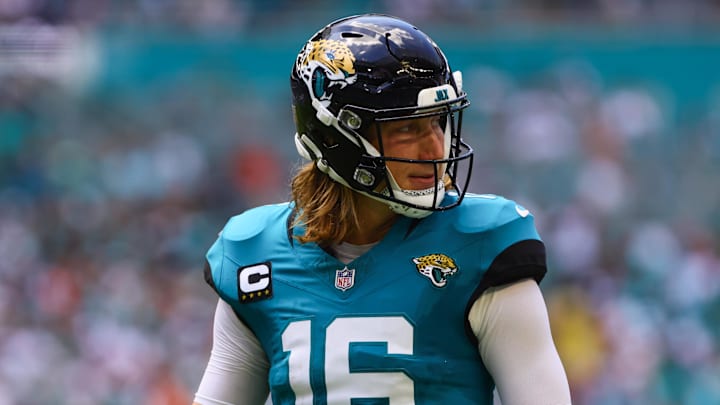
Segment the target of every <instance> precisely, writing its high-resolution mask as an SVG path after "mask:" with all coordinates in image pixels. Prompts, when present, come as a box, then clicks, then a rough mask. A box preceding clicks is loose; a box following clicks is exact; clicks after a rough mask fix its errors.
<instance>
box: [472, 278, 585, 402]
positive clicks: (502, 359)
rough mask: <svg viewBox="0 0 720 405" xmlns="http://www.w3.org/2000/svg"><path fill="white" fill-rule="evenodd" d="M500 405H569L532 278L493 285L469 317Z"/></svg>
mask: <svg viewBox="0 0 720 405" xmlns="http://www.w3.org/2000/svg"><path fill="white" fill-rule="evenodd" d="M468 318H469V319H468V320H469V321H470V326H471V328H472V330H473V332H474V334H475V336H477V338H478V342H479V343H478V349H479V350H480V355H481V357H482V359H483V361H484V362H485V365H486V367H487V368H488V371H489V372H490V374H492V376H493V379H494V380H495V385H496V388H497V391H498V394H499V396H500V399H501V401H502V404H503V405H566V404H570V403H571V400H570V388H569V386H568V382H567V376H566V374H565V370H564V368H563V366H562V363H561V361H560V357H559V356H558V353H557V350H556V348H555V344H554V342H553V339H552V335H551V331H550V322H549V319H548V314H547V308H546V305H545V301H544V299H543V297H542V293H541V292H540V287H539V286H538V285H537V283H536V282H535V281H534V280H531V279H526V280H522V281H518V282H515V283H512V284H509V285H505V286H500V287H493V288H490V289H488V290H487V291H486V292H484V293H483V294H482V295H480V297H479V298H478V299H477V301H475V303H474V304H473V306H472V308H471V309H470V313H469V315H468Z"/></svg>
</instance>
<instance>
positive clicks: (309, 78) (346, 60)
mask: <svg viewBox="0 0 720 405" xmlns="http://www.w3.org/2000/svg"><path fill="white" fill-rule="evenodd" d="M354 63H355V56H353V54H352V52H351V51H350V48H348V46H347V45H345V44H344V43H342V42H340V41H335V40H331V39H321V40H318V41H310V42H308V43H307V44H305V47H304V48H303V50H302V51H301V52H300V55H299V56H298V59H297V62H296V63H295V69H296V70H297V73H298V76H299V77H301V78H302V80H303V81H304V82H305V85H307V87H308V90H309V91H310V93H311V94H314V95H315V97H316V98H317V99H318V100H319V101H320V102H321V103H322V104H323V105H325V106H326V107H327V106H328V105H329V104H330V98H331V97H332V90H333V87H334V86H339V88H343V87H345V86H347V85H349V84H353V83H355V80H356V79H357V76H356V75H355V66H354Z"/></svg>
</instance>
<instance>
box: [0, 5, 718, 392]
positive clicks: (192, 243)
mask: <svg viewBox="0 0 720 405" xmlns="http://www.w3.org/2000/svg"><path fill="white" fill-rule="evenodd" d="M368 11H382V12H388V13H391V14H395V15H398V16H401V17H405V18H407V19H409V20H411V21H413V22H415V23H416V24H418V26H420V27H421V28H422V29H423V30H424V31H426V32H427V33H429V34H430V35H431V36H432V37H433V38H434V39H435V40H436V41H437V42H438V43H439V44H440V46H441V47H442V48H443V49H444V50H445V52H446V54H447V55H448V57H449V59H450V61H451V63H452V65H453V67H454V68H455V69H460V70H462V71H463V73H464V83H465V88H466V90H467V91H468V93H469V94H470V97H471V100H472V105H471V107H470V109H469V111H468V113H467V114H466V116H465V122H464V124H465V125H464V135H465V138H466V139H467V140H468V141H469V142H470V143H471V144H472V145H473V146H474V147H475V150H476V153H477V157H476V167H475V171H474V175H473V183H474V186H473V187H472V188H473V190H474V191H476V192H481V193H496V194H502V195H505V196H507V197H510V198H513V199H516V200H518V201H520V202H522V203H523V204H524V205H526V206H527V207H528V208H530V209H531V211H533V213H534V214H535V215H536V217H537V225H538V227H539V229H540V231H541V234H542V235H543V237H544V239H545V240H546V242H547V245H548V247H549V254H550V258H549V261H550V265H551V268H550V273H549V275H548V277H547V279H546V281H545V282H544V283H543V289H544V291H545V294H546V299H547V301H548V305H549V308H550V316H551V321H552V324H553V330H554V336H555V339H556V342H557V344H558V347H559V350H560V352H561V356H562V358H563V360H564V363H565V366H566V369H567V371H568V375H569V378H570V381H571V387H572V390H573V396H574V399H575V403H576V404H579V405H585V404H587V405H599V404H610V405H625V404H660V405H663V404H666V405H670V404H673V405H674V404H684V405H700V404H703V405H705V404H713V403H720V380H718V378H717V377H718V375H720V344H719V343H720V339H719V336H720V293H719V291H720V236H719V235H720V211H719V207H720V133H719V132H720V31H719V30H718V29H717V28H716V27H717V25H718V22H719V21H720V19H719V18H718V17H720V4H719V3H718V2H717V1H711V0H690V1H684V2H674V1H660V0H656V1H651V0H644V1H643V0H627V1H621V0H596V1H588V2H573V1H562V0H545V1H540V0H536V1H532V0H515V1H500V0H422V1H417V0H416V1H410V0H407V1H404V0H403V1H389V0H388V1H382V0H375V1H366V2H351V1H339V2H328V1H295V2H291V1H276V2H264V1H259V0H258V1H249V0H245V1H239V0H238V1H232V0H207V1H203V2H196V1H191V0H182V1H176V2H172V1H164V0H137V1H124V2H123V1H111V0H101V1H93V0H0V404H2V405H4V404H13V405H15V404H20V405H23V404H28V405H30V404H74V405H77V404H80V405H82V404H93V405H95V404H108V405H111V404H112V405H114V404H131V403H132V404H151V405H162V404H183V403H189V401H190V400H191V395H192V393H193V392H194V389H195V388H196V386H197V384H198V382H199V378H200V376H201V373H202V370H203V367H204V364H205V361H206V359H207V355H208V351H209V345H210V339H211V335H210V333H211V321H212V312H213V309H214V305H215V297H214V295H213V294H212V292H211V291H210V289H209V288H208V287H207V286H206V285H205V284H204V282H203V278H202V274H201V270H202V267H203V255H204V252H205V250H206V249H207V247H209V245H210V244H211V243H212V241H213V239H214V238H215V235H216V234H217V232H218V231H219V229H220V227H221V226H222V224H224V222H225V221H226V220H227V218H228V217H229V216H231V215H233V214H235V213H238V212H240V211H242V210H243V209H245V208H248V207H250V206H252V205H256V204H262V203H268V202H277V201H283V200H286V199H287V196H288V188H287V183H288V178H289V175H290V173H291V171H292V169H293V168H294V167H296V165H297V164H298V162H299V160H298V159H297V158H296V155H295V151H294V149H293V148H294V146H293V143H292V141H291V135H292V120H291V116H290V107H289V91H288V73H289V70H290V66H291V64H292V62H293V61H294V57H295V55H296V53H297V52H298V50H299V49H300V47H301V46H302V44H303V43H304V41H305V40H306V39H307V38H308V37H309V36H310V34H311V33H312V32H314V30H315V29H317V28H320V27H321V26H322V25H323V24H324V23H326V22H328V21H331V20H333V19H334V18H336V17H340V16H343V15H347V14H352V13H358V12H368Z"/></svg>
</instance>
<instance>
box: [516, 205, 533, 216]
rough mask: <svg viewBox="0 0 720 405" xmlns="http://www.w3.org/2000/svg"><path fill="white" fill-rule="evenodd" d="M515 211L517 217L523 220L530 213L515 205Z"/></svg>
mask: <svg viewBox="0 0 720 405" xmlns="http://www.w3.org/2000/svg"><path fill="white" fill-rule="evenodd" d="M515 211H517V213H518V215H520V216H521V217H523V218H525V217H526V216H528V215H529V214H530V211H528V210H526V209H525V208H523V207H521V206H519V205H517V204H516V205H515Z"/></svg>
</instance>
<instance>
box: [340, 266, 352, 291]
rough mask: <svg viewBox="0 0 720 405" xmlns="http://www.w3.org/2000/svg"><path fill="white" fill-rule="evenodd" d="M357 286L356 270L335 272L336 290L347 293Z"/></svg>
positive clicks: (346, 269) (345, 269)
mask: <svg viewBox="0 0 720 405" xmlns="http://www.w3.org/2000/svg"><path fill="white" fill-rule="evenodd" d="M353 285H355V269H348V268H347V266H345V268H344V269H342V270H335V288H337V289H338V290H343V291H347V290H348V289H350V288H352V286H353Z"/></svg>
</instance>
